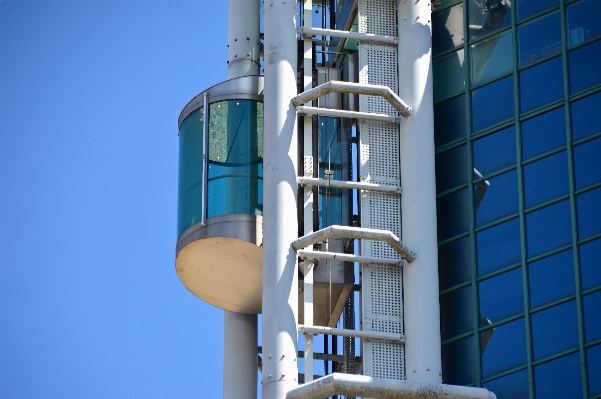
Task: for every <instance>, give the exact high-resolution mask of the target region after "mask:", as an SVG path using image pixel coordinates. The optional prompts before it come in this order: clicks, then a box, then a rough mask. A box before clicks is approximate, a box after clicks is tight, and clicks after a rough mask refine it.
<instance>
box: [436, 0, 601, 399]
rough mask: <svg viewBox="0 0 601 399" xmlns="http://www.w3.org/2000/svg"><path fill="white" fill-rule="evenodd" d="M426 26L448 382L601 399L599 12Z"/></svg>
mask: <svg viewBox="0 0 601 399" xmlns="http://www.w3.org/2000/svg"><path fill="white" fill-rule="evenodd" d="M432 20H433V63H434V91H435V94H434V99H435V105H434V112H435V144H436V168H437V212H438V240H439V275H440V303H441V332H442V339H443V347H442V357H443V380H444V382H445V383H448V384H459V385H471V386H483V387H486V388H488V389H490V390H492V391H493V392H495V393H496V395H497V397H498V398H601V383H600V381H601V316H599V315H601V261H599V259H601V112H600V111H599V110H601V69H600V68H599V65H600V64H601V1H599V0H580V1H558V0H544V1H530V0H514V1H513V2H512V4H511V5H510V4H509V2H508V1H505V2H503V1H501V2H497V1H493V0H489V1H480V0H465V1H463V2H457V1H452V0H451V1H443V2H442V6H441V7H440V8H438V9H437V10H435V11H434V12H433V17H432ZM475 171H477V172H478V173H476V172H475ZM485 182H487V183H488V186H487V189H486V194H485V196H484V199H483V200H482V202H481V203H480V204H478V203H477V201H476V196H475V195H474V194H475V192H476V190H477V189H479V188H481V187H482V186H483V184H484V183H485Z"/></svg>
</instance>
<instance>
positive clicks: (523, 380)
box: [482, 369, 529, 399]
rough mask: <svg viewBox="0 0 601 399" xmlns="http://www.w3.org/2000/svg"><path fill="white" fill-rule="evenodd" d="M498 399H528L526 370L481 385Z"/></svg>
mask: <svg viewBox="0 0 601 399" xmlns="http://www.w3.org/2000/svg"><path fill="white" fill-rule="evenodd" d="M482 387H483V388H486V389H488V390H489V391H491V392H493V393H494V394H495V395H496V396H497V398H499V399H528V395H529V393H528V370H527V369H524V370H522V371H518V372H516V373H511V374H509V375H506V376H503V377H501V378H497V379H496V380H492V381H488V382H485V383H484V384H482Z"/></svg>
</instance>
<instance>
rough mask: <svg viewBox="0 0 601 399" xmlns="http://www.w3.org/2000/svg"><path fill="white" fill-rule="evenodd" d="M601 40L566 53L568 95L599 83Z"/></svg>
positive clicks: (600, 74)
mask: <svg viewBox="0 0 601 399" xmlns="http://www.w3.org/2000/svg"><path fill="white" fill-rule="evenodd" d="M599 64H601V40H597V41H596V42H593V43H591V44H589V45H587V46H584V47H581V48H578V49H576V50H572V51H570V52H569V53H568V65H569V71H570V93H576V92H579V91H580V90H584V89H588V88H589V87H591V86H594V85H596V84H599V83H601V73H599Z"/></svg>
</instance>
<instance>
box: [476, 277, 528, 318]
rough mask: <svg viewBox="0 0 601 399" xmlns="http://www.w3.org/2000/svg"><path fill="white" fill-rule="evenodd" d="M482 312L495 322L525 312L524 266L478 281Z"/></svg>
mask: <svg viewBox="0 0 601 399" xmlns="http://www.w3.org/2000/svg"><path fill="white" fill-rule="evenodd" d="M478 297H479V299H480V301H479V305H480V313H481V314H482V315H483V316H484V317H486V318H487V319H488V320H490V321H491V322H493V323H496V322H498V321H500V320H503V319H505V318H507V317H510V316H515V315H517V314H520V313H523V312H524V295H523V288H522V268H521V267H519V268H517V269H513V270H510V271H508V272H506V273H502V274H499V275H497V276H494V277H492V278H489V279H486V280H483V281H480V283H478Z"/></svg>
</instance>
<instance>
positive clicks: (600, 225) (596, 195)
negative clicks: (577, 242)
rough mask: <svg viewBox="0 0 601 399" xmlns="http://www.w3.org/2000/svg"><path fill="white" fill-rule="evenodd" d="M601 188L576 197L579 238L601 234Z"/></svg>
mask: <svg viewBox="0 0 601 399" xmlns="http://www.w3.org/2000/svg"><path fill="white" fill-rule="evenodd" d="M599 204H601V188H598V189H596V190H592V191H587V192H586V193H583V194H580V195H579V196H577V197H576V214H577V215H578V238H579V239H583V238H586V237H590V236H592V235H594V234H599V233H601V207H600V206H599Z"/></svg>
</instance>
